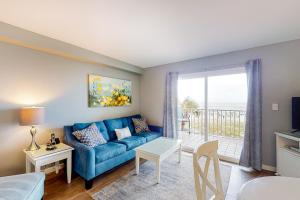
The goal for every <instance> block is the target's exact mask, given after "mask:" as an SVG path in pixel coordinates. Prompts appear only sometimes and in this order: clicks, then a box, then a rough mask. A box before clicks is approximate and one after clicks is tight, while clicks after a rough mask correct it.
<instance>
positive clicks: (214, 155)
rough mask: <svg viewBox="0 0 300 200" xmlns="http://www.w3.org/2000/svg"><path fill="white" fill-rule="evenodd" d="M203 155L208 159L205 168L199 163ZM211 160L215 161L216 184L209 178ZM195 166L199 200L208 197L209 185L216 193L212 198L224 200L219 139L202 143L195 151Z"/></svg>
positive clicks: (196, 188)
mask: <svg viewBox="0 0 300 200" xmlns="http://www.w3.org/2000/svg"><path fill="white" fill-rule="evenodd" d="M203 157H204V158H205V159H206V161H205V164H204V169H202V168H201V165H200V163H199V160H200V159H201V158H203ZM211 161H212V162H213V166H214V177H215V185H214V184H213V183H212V182H211V181H210V180H209V179H208V172H209V166H210V163H211ZM193 166H194V179H195V190H196V196H197V200H205V199H206V189H207V187H208V188H209V189H210V190H211V191H212V192H213V194H214V195H213V196H212V197H211V198H210V199H214V200H224V199H225V196H224V192H223V187H222V180H221V175H220V166H219V156H218V141H210V142H206V143H204V144H201V145H200V146H199V147H198V148H197V149H196V150H195V151H194V153H193ZM200 179H201V182H200ZM201 183H202V184H201Z"/></svg>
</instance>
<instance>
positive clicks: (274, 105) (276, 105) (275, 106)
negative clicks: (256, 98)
mask: <svg viewBox="0 0 300 200" xmlns="http://www.w3.org/2000/svg"><path fill="white" fill-rule="evenodd" d="M272 110H273V111H279V106H278V104H277V103H273V104H272Z"/></svg>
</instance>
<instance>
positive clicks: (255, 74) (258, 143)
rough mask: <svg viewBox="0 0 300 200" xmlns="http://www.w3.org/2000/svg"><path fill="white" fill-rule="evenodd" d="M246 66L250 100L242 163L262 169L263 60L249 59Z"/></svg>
mask: <svg viewBox="0 0 300 200" xmlns="http://www.w3.org/2000/svg"><path fill="white" fill-rule="evenodd" d="M245 68H246V73H247V81H248V101H247V112H246V125H245V136H244V146H243V150H242V153H241V157H240V165H242V166H244V167H251V168H253V169H255V170H259V171H260V170H261V169H262V92H261V60H260V59H255V60H249V61H248V62H247V63H246V65H245Z"/></svg>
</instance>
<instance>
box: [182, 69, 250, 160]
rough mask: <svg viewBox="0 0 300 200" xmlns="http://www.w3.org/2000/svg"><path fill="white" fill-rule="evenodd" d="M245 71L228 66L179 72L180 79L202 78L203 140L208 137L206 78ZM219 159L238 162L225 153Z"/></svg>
mask: <svg viewBox="0 0 300 200" xmlns="http://www.w3.org/2000/svg"><path fill="white" fill-rule="evenodd" d="M242 73H246V71H245V68H244V67H234V68H228V69H219V70H218V69H216V70H212V71H203V72H197V73H189V74H180V75H179V77H180V79H192V78H204V116H205V117H204V141H205V142H207V141H208V140H209V138H208V84H209V83H208V78H209V77H212V76H222V75H233V74H242ZM219 157H220V159H222V160H225V161H228V162H233V163H238V162H239V160H237V159H235V158H233V157H229V156H225V155H219Z"/></svg>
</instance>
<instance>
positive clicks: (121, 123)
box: [104, 117, 128, 140]
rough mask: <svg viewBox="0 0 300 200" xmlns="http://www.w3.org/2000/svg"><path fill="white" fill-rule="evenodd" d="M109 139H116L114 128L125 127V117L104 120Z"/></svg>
mask: <svg viewBox="0 0 300 200" xmlns="http://www.w3.org/2000/svg"><path fill="white" fill-rule="evenodd" d="M104 123H105V125H106V128H107V132H108V135H109V139H110V140H116V139H117V135H116V132H115V129H120V128H125V127H127V126H128V120H127V118H126V117H122V118H116V119H107V120H104Z"/></svg>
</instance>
